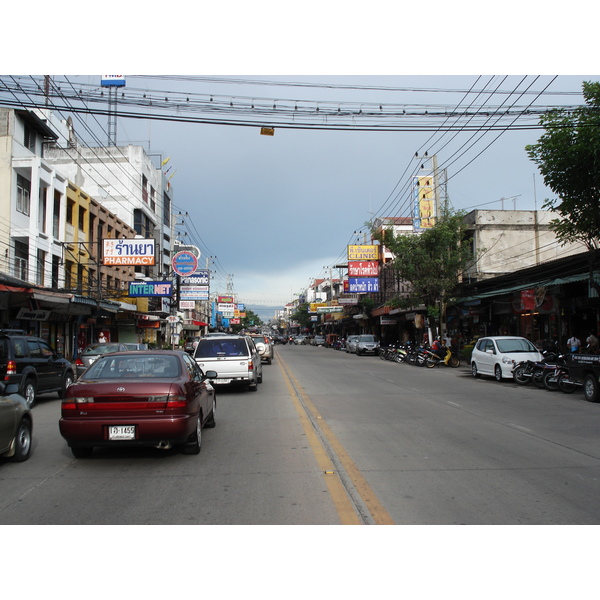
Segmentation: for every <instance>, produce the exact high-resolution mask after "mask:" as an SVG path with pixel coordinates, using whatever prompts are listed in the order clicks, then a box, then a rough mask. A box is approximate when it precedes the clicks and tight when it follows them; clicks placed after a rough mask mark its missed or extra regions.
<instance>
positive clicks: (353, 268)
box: [348, 260, 379, 277]
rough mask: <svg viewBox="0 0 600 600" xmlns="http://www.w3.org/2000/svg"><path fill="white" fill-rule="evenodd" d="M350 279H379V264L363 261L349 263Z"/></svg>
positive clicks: (373, 261)
mask: <svg viewBox="0 0 600 600" xmlns="http://www.w3.org/2000/svg"><path fill="white" fill-rule="evenodd" d="M348 276H349V277H379V263H378V262H377V261H375V260H361V261H354V262H349V263H348Z"/></svg>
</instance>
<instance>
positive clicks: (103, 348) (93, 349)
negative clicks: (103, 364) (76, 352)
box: [81, 343, 121, 356]
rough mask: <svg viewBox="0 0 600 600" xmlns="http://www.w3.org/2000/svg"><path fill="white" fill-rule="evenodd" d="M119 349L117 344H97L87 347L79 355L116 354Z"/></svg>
mask: <svg viewBox="0 0 600 600" xmlns="http://www.w3.org/2000/svg"><path fill="white" fill-rule="evenodd" d="M120 349H121V346H120V345H119V344H110V343H109V344H98V345H97V346H88V347H87V348H86V349H85V350H84V351H83V352H82V353H81V354H93V355H94V356H95V355H96V354H108V353H109V352H118V351H119V350H120Z"/></svg>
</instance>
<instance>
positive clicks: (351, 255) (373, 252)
mask: <svg viewBox="0 0 600 600" xmlns="http://www.w3.org/2000/svg"><path fill="white" fill-rule="evenodd" d="M378 259H379V246H375V245H373V246H369V245H366V244H365V245H360V246H359V245H354V246H348V261H351V260H378Z"/></svg>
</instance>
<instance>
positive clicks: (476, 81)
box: [12, 2, 598, 318]
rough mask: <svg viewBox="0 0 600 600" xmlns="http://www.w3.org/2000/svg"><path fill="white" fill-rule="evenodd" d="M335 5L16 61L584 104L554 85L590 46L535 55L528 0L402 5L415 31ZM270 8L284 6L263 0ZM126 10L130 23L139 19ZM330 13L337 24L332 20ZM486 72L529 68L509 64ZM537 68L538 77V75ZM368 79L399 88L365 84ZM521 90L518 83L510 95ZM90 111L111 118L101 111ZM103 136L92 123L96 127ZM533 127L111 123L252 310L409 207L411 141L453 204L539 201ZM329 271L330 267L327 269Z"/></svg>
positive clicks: (268, 311)
mask: <svg viewBox="0 0 600 600" xmlns="http://www.w3.org/2000/svg"><path fill="white" fill-rule="evenodd" d="M334 4H335V5H338V3H331V4H326V5H325V6H320V8H319V11H318V12H319V14H318V15H317V14H315V15H313V16H314V18H312V19H311V18H309V17H308V16H306V15H303V16H299V17H298V16H297V15H294V17H295V21H294V27H293V28H292V27H291V26H290V21H281V20H278V19H277V18H274V14H273V13H269V12H268V11H267V12H260V11H258V10H257V9H256V5H253V6H255V8H254V10H252V11H250V12H251V14H250V12H248V10H249V9H248V8H245V6H246V5H242V8H241V9H240V8H238V9H237V12H236V13H235V15H236V17H237V18H235V19H232V20H231V21H228V23H229V27H228V28H227V32H226V33H225V34H224V31H225V30H224V29H223V28H221V27H219V26H217V25H215V24H216V23H218V24H221V23H223V18H222V15H217V12H214V11H213V10H209V12H208V13H205V14H204V15H203V19H202V20H201V23H197V25H198V27H197V29H194V28H193V27H192V25H191V24H190V23H187V22H178V28H177V29H176V31H169V32H164V31H162V30H161V29H160V27H159V28H158V30H157V31H155V33H154V37H153V38H152V39H154V41H156V42H158V41H160V44H158V45H152V44H147V43H144V42H147V39H148V38H147V37H146V36H145V35H144V31H138V29H135V28H133V27H130V28H129V29H127V32H128V36H126V38H127V39H126V40H125V41H123V43H124V44H128V45H129V47H130V48H138V50H139V51H140V52H141V53H142V54H143V56H142V58H141V59H139V56H137V55H136V57H132V56H131V51H130V52H129V53H126V54H124V53H123V52H122V48H123V47H121V50H119V48H118V47H115V44H118V43H119V42H118V39H117V37H114V38H113V37H112V36H111V34H110V33H107V35H106V36H105V37H104V38H103V40H102V48H101V50H96V51H95V52H94V53H93V55H90V58H91V59H90V60H89V61H88V60H86V59H84V60H83V61H82V59H79V60H77V59H74V57H73V56H70V57H68V59H67V60H64V57H59V59H58V60H56V62H55V63H53V62H52V60H49V59H48V57H40V60H39V67H38V66H37V63H35V62H34V64H33V65H30V64H27V65H26V66H25V67H24V68H19V66H17V67H16V70H13V71H12V72H13V74H14V73H31V72H35V73H42V72H50V73H54V74H58V73H59V72H67V73H71V74H72V75H70V76H69V77H71V78H72V79H76V80H77V81H82V82H85V83H90V84H95V83H99V78H100V75H99V74H98V75H95V74H94V75H85V76H79V77H77V78H75V74H76V73H82V72H84V73H90V72H93V70H92V68H93V67H97V70H98V71H99V72H100V71H101V70H102V66H104V65H106V69H107V70H109V71H110V72H123V70H125V69H127V68H129V70H130V72H131V73H154V74H157V73H171V74H175V73H188V74H190V75H191V74H195V75H207V74H211V75H215V77H218V76H221V77H224V78H225V77H226V78H227V79H232V78H233V77H234V76H236V77H237V78H238V79H240V80H241V79H245V80H247V81H255V80H263V81H267V82H270V84H269V85H253V84H252V83H248V82H246V83H243V82H238V83H218V82H215V81H212V82H208V81H179V80H177V81H164V80H160V79H156V78H152V79H147V80H145V79H141V78H139V77H134V76H133V75H129V76H127V75H126V77H127V88H129V87H131V88H147V89H148V90H157V89H163V90H166V91H171V92H172V91H181V92H187V93H190V94H214V95H215V97H217V96H219V97H220V98H231V101H232V102H237V100H236V98H238V97H239V98H244V99H248V98H257V99H268V100H269V101H270V100H271V99H272V100H273V103H274V104H276V103H277V102H282V101H287V100H292V101H295V100H297V101H306V102H310V103H313V104H314V103H318V102H319V101H321V102H323V103H329V104H328V106H331V103H333V104H334V105H335V103H339V106H340V107H341V108H342V109H343V108H345V107H348V106H350V105H352V106H354V107H356V106H360V105H361V103H365V105H368V104H370V103H377V104H382V105H383V106H390V105H407V106H408V105H411V106H414V107H415V110H418V109H419V108H421V109H422V108H424V107H426V106H430V107H431V106H435V107H448V108H457V107H460V108H461V109H463V110H464V109H466V107H467V105H468V104H469V103H470V102H472V101H473V102H479V103H481V102H484V100H483V97H480V98H479V99H478V100H477V101H476V100H475V97H476V95H475V94H470V95H468V96H466V95H465V93H464V91H465V90H469V89H471V88H472V86H475V87H476V88H477V89H486V90H488V91H491V90H494V89H497V90H503V91H507V90H510V91H512V92H513V94H512V95H511V96H508V95H502V94H499V93H495V94H491V93H488V94H487V95H486V97H485V98H486V99H485V104H486V105H492V104H496V105H498V104H501V103H502V102H503V101H506V99H507V98H511V100H510V102H511V103H512V102H513V101H514V102H515V103H516V104H517V105H519V106H524V105H527V104H528V103H530V102H531V103H532V106H535V105H557V104H581V103H582V98H581V96H578V97H577V96H572V95H568V96H564V95H553V94H552V92H580V91H581V83H582V81H584V80H588V79H597V78H598V77H597V76H594V75H585V74H583V75H579V74H577V75H572V74H570V73H574V72H576V73H586V72H589V71H586V70H585V68H586V67H588V66H589V65H588V62H587V61H589V60H590V58H589V56H588V54H587V53H586V52H585V48H584V47H583V46H579V48H580V49H582V48H583V51H582V52H581V53H580V54H578V57H577V58H578V62H577V64H580V65H581V67H582V69H579V68H577V67H575V66H574V64H573V60H572V54H571V53H572V51H573V48H569V53H567V51H566V50H565V49H564V48H562V49H560V48H558V47H557V45H556V44H554V45H550V46H549V47H544V53H545V56H544V57H543V58H541V57H540V50H539V46H540V45H543V44H541V42H540V40H541V39H543V38H539V36H540V35H547V34H548V32H550V33H551V31H552V30H551V29H549V25H548V23H549V21H545V22H544V21H542V22H540V19H541V18H542V17H541V16H540V14H539V13H538V12H536V11H535V10H534V8H533V7H527V8H523V6H522V5H519V7H520V13H519V15H520V16H519V18H518V19H517V18H515V15H513V18H512V19H508V17H507V16H503V15H499V16H497V18H495V19H494V21H495V22H494V25H495V28H494V26H490V23H489V21H486V25H485V27H483V28H482V25H481V24H480V23H477V22H475V21H473V20H471V19H469V17H468V15H469V14H470V13H468V12H463V13H461V12H460V10H459V9H460V7H461V6H463V5H467V6H468V5H470V4H471V3H460V2H459V3H457V4H455V5H453V6H454V9H453V10H449V9H448V8H447V6H446V5H443V4H437V3H435V2H434V3H432V5H431V6H430V8H431V9H432V10H431V11H430V12H429V13H424V12H423V11H421V12H417V13H415V15H413V16H415V18H418V19H420V20H419V22H418V27H416V28H415V27H407V23H410V20H409V21H407V17H408V16H409V15H410V12H409V11H407V10H399V9H398V8H397V7H396V8H390V5H389V3H385V6H386V13H385V15H386V19H384V20H383V19H380V18H378V19H377V20H376V23H377V30H376V31H373V29H372V28H371V27H369V26H368V25H367V20H368V19H367V18H366V16H367V15H362V16H361V14H359V11H356V10H355V11H353V10H352V7H353V5H352V3H350V4H347V3H346V4H344V7H346V11H345V12H344V13H342V14H343V16H341V15H340V13H338V12H336V11H335V10H334V9H333V5H334ZM509 4H511V3H509ZM532 4H533V5H536V4H537V3H532ZM575 4H577V3H575ZM265 5H267V6H269V7H271V8H274V7H278V6H280V5H279V4H274V3H259V6H265ZM338 6H339V5H338ZM378 6H379V4H378V3H377V2H376V3H374V4H369V8H368V10H367V9H366V8H365V9H364V10H367V14H370V15H371V16H372V13H373V10H375V9H376V8H377V7H378ZM477 6H478V5H477ZM348 11H349V12H350V13H352V15H350V14H348ZM275 15H278V13H275ZM127 16H128V15H125V21H124V23H127V22H128V21H127ZM217 16H219V20H217ZM267 16H268V17H269V18H268V19H267V18H266V17H267ZM262 17H265V19H263V18H262ZM533 17H535V23H536V24H537V25H538V27H539V26H540V25H541V26H542V27H544V26H545V27H546V30H545V31H544V33H543V34H539V33H537V31H538V30H536V29H535V28H534V27H533V26H532V21H531V19H532V18H533ZM211 19H212V20H211ZM394 19H396V21H395V22H394ZM527 19H530V22H529V25H527V24H526V21H527ZM133 21H135V22H136V25H138V26H139V25H140V23H138V22H137V21H136V20H135V18H133ZM184 21H185V20H184ZM382 21H385V22H382ZM333 23H335V24H336V27H333V28H332V24H333ZM211 24H212V25H211ZM508 24H510V35H508V31H509V30H508V29H507V26H508ZM154 26H156V24H154ZM553 27H556V25H553ZM142 29H143V28H142ZM124 30H125V29H123V28H122V29H121V31H124ZM440 31H441V32H442V33H443V34H444V35H442V36H441V37H440ZM132 32H133V35H130V34H131V33H132ZM351 32H353V35H350V33H351ZM525 32H526V33H527V37H526V38H525V41H523V40H524V38H523V34H524V33H525ZM532 36H533V37H534V38H535V39H536V40H537V42H536V43H534V41H533V39H532ZM536 36H537V37H536ZM538 38H539V39H538ZM138 42H139V43H140V46H139V47H137V46H136V43H138ZM486 44H487V45H486ZM137 54H139V52H138V53H137ZM594 55H595V54H594ZM92 58H93V60H92ZM61 59H62V60H61ZM72 62H74V64H72ZM65 63H66V65H65ZM34 65H35V67H36V68H35V69H34V68H33V67H34ZM54 65H56V66H54ZM536 66H537V67H539V68H536ZM111 68H112V69H113V70H112V71H111ZM421 68H422V70H420V69H421ZM24 69H25V70H24ZM117 69H119V71H117ZM103 72H106V70H103ZM274 73H275V74H274ZM312 73H317V74H319V73H320V74H319V75H312ZM324 73H327V75H325V74H324ZM335 73H339V74H338V75H336V74H335ZM355 73H405V74H404V75H355ZM421 73H447V75H421ZM481 73H488V75H480V74H481ZM489 73H533V74H532V75H529V76H526V77H525V76H523V75H510V76H508V77H506V76H505V75H495V76H493V75H489ZM536 73H537V74H539V73H543V75H541V76H539V77H537V76H536ZM556 73H559V76H558V77H557V78H555V77H556ZM560 73H563V75H560ZM307 74H311V75H307ZM275 82H278V83H281V82H288V83H294V84H298V83H300V82H310V83H313V84H318V86H319V87H299V86H298V85H294V86H288V87H284V86H276V85H274V83H275ZM325 84H335V86H336V87H324V85H325ZM339 86H354V87H359V88H361V89H348V88H347V87H339ZM364 86H371V87H385V88H394V89H393V90H390V89H385V90H383V89H379V90H367V89H364ZM398 88H419V89H421V90H422V91H400V90H399V89H398ZM440 90H448V91H447V92H446V93H442V92H441V91H440ZM450 90H453V91H450ZM524 90H527V92H528V93H527V95H522V96H520V97H519V91H524ZM542 91H544V92H545V93H544V94H543V95H540V96H539V97H538V96H536V95H535V94H533V92H542ZM517 100H518V101H517ZM89 122H90V118H89V117H88V118H87V123H88V124H89ZM99 122H100V124H101V125H103V126H104V128H106V129H107V119H106V117H100V118H99ZM424 122H425V121H424ZM435 122H436V123H441V122H442V121H441V120H439V121H435ZM323 123H326V119H324V120H323ZM428 123H432V120H431V119H429V121H428ZM265 124H268V123H265ZM75 127H76V130H77V131H78V134H79V135H80V137H81V139H82V140H83V141H85V142H86V143H91V142H90V140H86V135H85V132H83V131H81V129H82V126H81V124H80V123H79V122H78V120H77V119H75ZM105 134H106V132H104V133H100V134H99V137H100V138H101V140H104V139H105V138H103V137H102V136H103V135H105ZM540 135H541V131H540V130H525V131H513V130H509V131H506V132H501V131H493V132H487V133H474V132H473V131H464V132H462V133H460V134H455V133H452V134H449V133H447V134H443V133H442V132H437V133H436V132H434V131H421V132H398V131H394V132H383V131H375V132H373V131H314V130H304V129H297V130H296V129H284V128H277V127H276V128H275V133H274V135H273V136H264V135H260V132H259V128H258V127H239V126H228V125H207V124H190V123H173V122H158V121H152V122H150V121H144V120H132V119H123V118H119V119H118V121H117V141H118V144H119V145H124V144H128V143H132V144H137V145H141V146H143V147H144V148H145V149H146V150H147V151H149V152H150V153H160V154H162V156H164V157H165V158H167V157H170V160H169V162H168V163H167V164H166V165H165V167H164V168H165V171H166V170H167V169H169V172H168V174H169V176H172V178H171V180H170V181H171V183H172V185H173V188H174V207H175V209H176V211H179V210H181V211H182V212H183V213H185V212H187V213H188V216H187V217H184V221H185V223H184V224H183V225H182V226H181V228H180V231H181V232H182V234H185V233H187V235H186V236H185V237H184V241H187V242H190V243H195V244H196V245H198V246H200V248H201V249H202V253H203V257H204V258H206V257H209V256H210V257H213V259H211V260H210V265H211V269H213V271H214V281H213V291H218V292H223V293H224V292H225V291H226V285H227V281H228V279H229V280H230V281H231V282H232V284H233V289H234V291H235V292H236V294H237V297H238V300H239V301H240V302H245V303H246V304H247V305H249V306H252V307H256V306H264V307H268V308H264V309H261V310H260V314H261V316H262V317H263V318H269V317H270V316H272V315H273V309H272V308H271V307H273V306H282V305H283V304H285V303H287V302H290V301H291V300H292V299H293V298H294V297H295V295H296V294H298V293H299V292H301V291H302V290H303V289H304V288H306V286H307V285H309V283H310V281H311V279H312V278H322V277H324V276H326V274H327V273H329V268H330V267H334V266H335V265H336V264H340V263H344V262H345V252H346V246H347V244H349V243H355V242H359V243H360V242H362V240H363V237H362V235H361V234H360V232H365V231H366V227H365V223H366V222H367V221H368V220H369V219H371V218H373V217H387V216H408V214H409V212H408V206H407V204H406V203H407V202H408V201H409V199H410V190H409V187H408V186H409V183H410V180H411V176H412V174H413V173H414V172H415V169H418V168H419V166H420V165H422V164H423V165H425V166H426V167H428V166H430V164H431V163H429V164H427V161H424V160H421V159H419V160H417V159H416V158H415V153H416V152H419V153H420V154H421V155H422V154H423V153H424V152H425V151H427V152H428V154H429V156H432V155H434V154H435V155H436V156H437V160H438V164H439V165H440V168H442V169H446V174H447V177H448V185H447V191H448V198H449V201H450V206H451V207H453V208H454V209H465V210H472V209H475V208H486V209H500V208H502V207H503V206H504V208H506V209H512V208H513V207H516V208H517V209H534V208H538V209H540V208H541V206H542V204H543V202H544V200H545V198H547V197H549V196H550V195H551V193H550V192H549V190H547V189H546V188H544V186H543V183H542V180H541V177H540V176H539V174H538V172H537V169H536V167H535V165H534V164H533V163H532V162H531V161H530V160H529V159H528V157H527V155H526V152H525V145H526V144H530V143H535V141H536V140H537V139H538V138H539V136H540ZM503 198H504V199H505V200H504V201H503V200H502V199H503ZM355 232H357V233H356V234H355ZM333 274H334V276H337V275H339V273H338V272H337V271H336V270H335V269H334V270H333ZM257 312H259V311H258V310H257Z"/></svg>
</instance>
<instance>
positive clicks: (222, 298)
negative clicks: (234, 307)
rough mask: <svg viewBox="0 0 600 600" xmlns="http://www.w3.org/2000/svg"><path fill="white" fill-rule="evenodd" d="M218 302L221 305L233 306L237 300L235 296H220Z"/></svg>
mask: <svg viewBox="0 0 600 600" xmlns="http://www.w3.org/2000/svg"><path fill="white" fill-rule="evenodd" d="M217 302H218V303H219V304H233V303H234V302H235V299H234V297H233V296H219V297H218V298H217Z"/></svg>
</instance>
